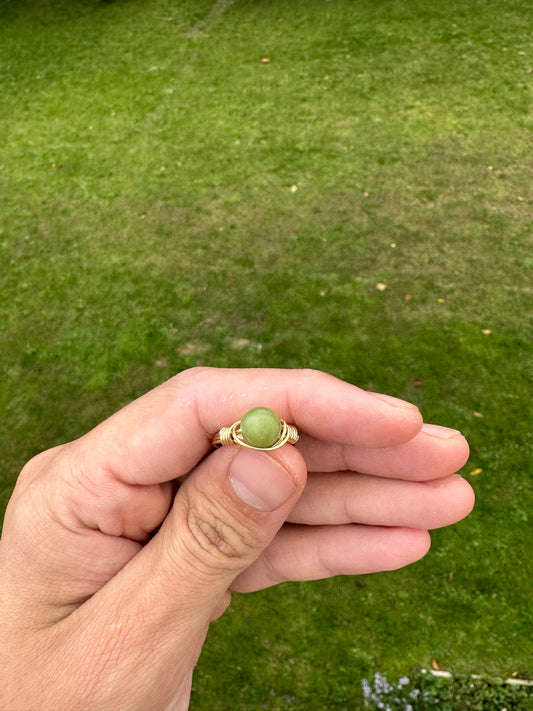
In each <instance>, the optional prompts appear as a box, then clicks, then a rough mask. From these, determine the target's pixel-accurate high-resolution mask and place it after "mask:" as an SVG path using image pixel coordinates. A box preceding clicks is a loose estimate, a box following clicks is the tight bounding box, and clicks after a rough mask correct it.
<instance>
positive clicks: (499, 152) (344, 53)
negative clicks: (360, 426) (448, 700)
mask: <svg viewBox="0 0 533 711" xmlns="http://www.w3.org/2000/svg"><path fill="white" fill-rule="evenodd" d="M532 37H533V14H532V13H531V6H530V5H529V3H527V2H523V1H522V2H520V1H514V0H507V1H506V0H499V1H498V2H496V1H495V0H477V1H473V2H468V3H465V2H459V0H449V1H448V2H446V3H436V2H434V0H411V1H407V0H405V1H404V0H387V1H385V0H330V1H327V0H306V2H303V1H302V2H298V1H297V0H292V1H291V0H285V1H284V2H281V0H235V1H234V2H231V1H230V0H226V1H225V2H224V0H219V2H213V1H212V0H211V1H208V0H183V1H182V2H179V3H178V2H172V1H171V0H127V1H126V0H116V1H115V2H98V1H97V0H40V2H31V1H30V0H20V1H15V0H3V2H2V3H1V5H0V137H1V140H0V260H1V270H0V295H1V299H0V348H1V351H0V359H1V360H0V364H1V367H2V379H1V381H0V382H1V384H0V407H1V411H2V428H1V429H0V451H1V452H2V457H1V462H0V494H1V499H2V507H3V505H5V502H6V501H7V499H8V497H9V494H10V492H11V490H12V486H13V483H14V480H15V478H16V475H17V473H18V471H19V470H20V468H21V466H22V464H23V463H24V462H25V461H26V460H27V459H28V458H29V457H30V456H31V455H32V454H34V453H36V452H37V451H40V450H41V449H43V448H46V447H49V446H51V445H53V444H56V443H59V442H63V441H66V440H69V439H72V438H73V437H76V436H78V435H79V434H81V433H82V432H84V431H86V430H87V429H88V428H89V427H91V426H93V425H94V424H96V423H97V422H99V421H100V420H101V419H102V418H104V417H105V416H107V415H108V414H110V413H111V412H113V411H114V410H116V409H117V408H118V407H120V406H121V405H122V404H124V403H126V402H127V401H129V400H130V399H132V398H133V397H136V396H138V395H140V394H141V393H143V392H144V391H146V390H147V389H149V388H150V387H152V386H154V385H156V384H157V383H159V382H161V381H163V380H165V379H166V378H167V377H169V376H170V375H172V374H173V373H175V372H176V371H179V370H181V369H184V368H187V367H189V366H191V365H195V364H209V365H218V366H283V367H299V366H307V367H314V368H320V369H323V370H326V371H329V372H332V373H334V374H336V375H338V376H340V377H342V378H345V379H347V380H349V381H351V382H354V383H356V384H358V385H361V386H362V387H368V388H372V389H376V390H381V391H385V392H389V393H391V394H394V395H397V396H399V397H404V398H407V399H410V400H412V401H414V402H416V403H417V404H418V405H419V407H420V408H421V410H422V412H423V414H424V416H425V418H426V420H428V421H436V422H439V423H441V424H445V425H449V426H452V427H455V428H458V429H461V430H462V431H463V432H464V433H465V435H466V436H467V437H468V439H469V441H470V443H471V447H472V456H471V461H470V462H469V464H468V465H467V467H466V468H465V470H464V473H465V475H466V476H467V477H468V478H469V480H471V482H472V484H473V485H474V487H475V489H476V494H477V505H476V509H475V511H474V513H473V514H472V515H471V516H470V517H469V518H468V519H467V520H466V521H465V522H463V523H461V524H459V525H457V526H456V527H454V528H452V529H449V530H448V529H447V530H443V531H437V532H435V533H434V534H433V548H432V550H431V552H430V553H429V554H428V556H427V557H426V558H425V559H424V560H423V561H421V562H420V563H418V564H416V565H414V566H411V567H410V568H407V569H405V570H403V571H398V572H395V573H388V574H383V575H373V576H366V577H361V578H355V579H351V578H342V579H335V580H331V581H321V582H317V583H313V584H296V583H295V584H287V585H284V586H282V587H279V588H275V589H272V590H268V591H265V592H262V593H257V594H254V595H249V596H236V597H235V600H234V604H233V606H232V607H231V609H230V610H229V612H228V613H227V614H226V615H225V616H224V617H223V618H222V619H221V620H220V621H218V622H217V623H216V624H214V625H213V628H212V633H211V636H210V638H209V641H208V643H207V646H206V648H205V651H204V654H203V656H202V657H201V660H200V663H199V666H198V669H197V673H196V677H195V685H194V688H195V693H194V695H193V703H192V708H193V709H194V710H195V711H202V710H204V709H205V710H207V709H209V710H210V711H214V710H216V709H236V710H238V709H263V708H266V709H285V708H291V707H292V706H294V707H296V706H298V705H299V706H300V707H301V708H305V709H315V708H316V709H325V708H331V709H350V710H352V709H359V708H360V707H361V703H362V691H361V679H362V678H363V677H366V678H368V679H371V678H372V677H373V674H374V671H376V670H379V671H381V672H382V673H384V674H386V675H387V676H388V677H389V678H391V679H394V678H399V677H400V676H402V675H404V674H409V673H410V672H411V670H412V669H413V668H416V667H419V666H423V667H430V666H431V663H432V660H436V661H437V662H438V664H439V665H440V667H441V668H443V669H450V670H452V671H453V672H455V673H458V674H470V673H482V674H487V675H489V677H500V676H502V677H508V676H511V675H513V674H515V675H518V676H521V677H528V678H531V677H533V637H532V635H531V629H532V626H533V611H532V604H531V580H532V579H533V563H532V561H533V555H532V542H533V534H532V531H531V509H532V503H533V485H532V473H533V471H532V460H533V452H532V449H533V447H532V441H531V422H532V420H533V418H532V407H531V383H532V379H533V378H532V373H533V359H532V349H531V344H532V341H531V338H532V319H531V294H532V269H533V251H532V240H531V234H532V224H533V219H532V217H533V211H532V203H533V195H532V191H531V185H532V173H533V170H532V165H533V164H532V152H531V145H532V132H531V127H532V120H531V119H532V114H531V97H532V92H531V89H532V86H531V83H532V82H531V79H532V75H533V51H532V50H533V42H532ZM263 59H268V60H269V61H262V60H263ZM378 285H379V286H378ZM479 469H481V470H482V471H481V472H480V473H478V474H475V475H472V474H471V472H473V471H475V470H479ZM532 707H533V701H532V706H530V708H532ZM525 708H527V707H526V706H524V709H525Z"/></svg>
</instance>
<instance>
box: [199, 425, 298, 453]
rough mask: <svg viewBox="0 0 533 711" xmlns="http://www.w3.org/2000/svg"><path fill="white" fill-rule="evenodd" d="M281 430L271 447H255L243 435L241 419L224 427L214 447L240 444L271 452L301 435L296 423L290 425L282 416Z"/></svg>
mask: <svg viewBox="0 0 533 711" xmlns="http://www.w3.org/2000/svg"><path fill="white" fill-rule="evenodd" d="M280 423H281V430H280V433H279V437H278V439H277V440H276V441H275V442H274V444H272V445H270V447H254V446H253V445H251V444H248V442H246V440H245V439H244V437H243V436H242V430H241V421H240V420H239V421H238V422H235V423H234V424H233V425H231V427H222V429H220V430H219V431H218V432H217V433H216V435H215V436H214V437H213V439H212V444H213V446H214V447H229V446H232V445H238V446H239V447H246V448H247V449H256V450H258V451H261V452H269V451H271V450H272V449H278V448H279V447H283V445H284V444H296V442H297V441H298V438H299V435H298V430H297V429H296V427H295V426H294V425H288V424H287V423H286V422H285V420H282V419H281V418H280Z"/></svg>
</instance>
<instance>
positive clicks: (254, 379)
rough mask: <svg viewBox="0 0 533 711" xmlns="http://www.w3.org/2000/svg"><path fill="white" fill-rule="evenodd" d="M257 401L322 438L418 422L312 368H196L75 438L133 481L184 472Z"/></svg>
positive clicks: (375, 441) (387, 432)
mask: <svg viewBox="0 0 533 711" xmlns="http://www.w3.org/2000/svg"><path fill="white" fill-rule="evenodd" d="M257 405H262V406H265V407H269V408H271V409H273V410H274V411H275V412H277V413H278V415H279V416H280V417H282V418H283V419H285V420H286V421H287V422H289V423H291V424H295V425H296V426H297V427H298V429H299V431H300V432H302V433H305V434H307V435H309V436H311V437H313V438H314V439H316V440H320V441H323V442H326V443H330V442H331V443H340V444H345V445H354V446H361V447H389V446H393V445H398V444H401V443H402V442H406V441H408V440H410V439H411V438H412V437H414V436H415V435H416V433H417V432H418V431H419V430H420V428H421V426H422V417H421V415H420V412H419V410H418V408H417V407H416V406H415V405H412V404H411V403H408V402H405V401H403V400H398V399H396V398H391V397H390V396H387V395H379V394H375V393H369V392H366V391H364V390H361V389H360V388H358V387H356V386H354V385H351V384H349V383H346V382H344V381H342V380H339V379H338V378H335V377H334V376H332V375H328V374H326V373H322V372H319V371H313V370H275V369H218V368H193V369H191V370H187V371H184V372H182V373H180V374H178V375H177V376H175V377H174V378H171V379H170V380H168V381H167V382H166V383H163V384H162V385H160V386H159V387H157V388H155V389H154V390H152V391H150V392H149V393H147V394H146V395H144V396H142V397H141V398H139V399H138V400H135V401H134V402H132V403H130V404H129V405H127V406H126V407H125V408H123V409H122V410H120V411H119V412H118V413H116V414H115V415H113V416H112V417H110V418H109V419H108V420H106V421H105V422H103V423H102V424H101V425H99V426H98V427H96V428H95V429H94V430H92V432H90V433H89V434H88V435H86V436H85V437H84V438H82V439H81V440H79V441H78V443H79V446H87V447H89V448H90V451H91V459H92V463H93V464H97V463H98V461H100V464H101V465H103V466H105V467H106V468H107V469H111V470H112V471H113V473H114V474H115V476H117V477H118V478H119V479H121V480H122V481H125V482H127V483H130V484H143V485H147V484H155V483H161V482H164V481H169V480H171V479H174V478H177V477H179V476H182V475H184V474H186V473H187V472H189V471H190V470H191V469H192V468H193V467H194V466H195V465H196V464H197V463H198V461H200V459H202V457H204V456H205V455H206V454H207V453H208V452H209V451H210V450H211V448H212V446H211V439H212V436H213V435H214V434H215V433H216V432H218V430H219V429H220V428H221V427H227V426H231V425H232V424H233V423H234V422H236V421H237V420H239V419H240V418H241V417H242V415H243V414H244V413H245V412H246V411H247V410H249V409H250V408H252V407H255V406H257Z"/></svg>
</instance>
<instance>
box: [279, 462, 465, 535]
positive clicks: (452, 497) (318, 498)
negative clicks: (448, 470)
mask: <svg viewBox="0 0 533 711" xmlns="http://www.w3.org/2000/svg"><path fill="white" fill-rule="evenodd" d="M473 505H474V494H473V491H472V488H471V487H470V485H469V484H468V482H466V481H465V480H464V479H463V478H462V477H461V476H459V475H457V474H453V475H451V476H447V477H444V478H442V479H437V480H431V481H426V482H418V481H404V480H401V479H386V478H383V477H375V476H370V475H367V474H359V473H355V472H333V473H323V474H321V473H314V474H309V477H308V481H307V484H306V487H305V489H304V491H303V493H302V496H301V497H300V499H299V501H298V503H297V504H296V506H295V507H294V509H293V510H292V511H291V513H290V515H289V518H288V519H287V520H288V521H289V522H291V523H299V524H307V525H313V526H325V525H341V524H347V523H360V524H367V525H371V526H403V527H408V528H418V529H423V530H428V529H432V528H440V527H442V526H449V525H451V524H453V523H456V522H457V521H460V520H461V519H462V518H464V517H465V516H466V515H467V514H468V513H469V512H470V510H471V509H472V506H473Z"/></svg>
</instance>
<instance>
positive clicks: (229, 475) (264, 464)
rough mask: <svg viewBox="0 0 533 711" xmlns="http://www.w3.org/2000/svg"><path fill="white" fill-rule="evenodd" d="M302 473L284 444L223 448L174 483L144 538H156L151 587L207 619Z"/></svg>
mask: <svg viewBox="0 0 533 711" xmlns="http://www.w3.org/2000/svg"><path fill="white" fill-rule="evenodd" d="M306 474H307V470H306V465H305V462H304V460H303V458H302V456H301V454H300V453H299V452H298V451H297V450H296V449H295V448H294V447H291V446H290V445H287V446H285V447H282V448H281V449H279V450H275V451H273V452H258V451H255V450H249V449H244V448H241V447H223V448H221V449H219V450H217V451H215V452H214V453H213V454H212V455H211V456H209V457H208V458H206V459H205V460H204V461H203V462H201V463H200V464H199V465H198V466H197V468H196V469H195V470H194V471H193V472H192V474H191V475H190V476H189V477H188V478H187V479H186V481H185V482H184V483H183V484H182V486H181V487H180V489H179V491H178V493H177V495H176V498H175V501H174V505H173V507H172V509H171V511H170V513H169V515H168V516H167V519H166V520H165V522H164V524H163V526H162V528H161V530H160V531H159V532H158V534H157V536H156V537H155V538H154V539H153V541H151V544H155V543H157V549H158V550H157V551H156V550H155V549H154V550H153V551H152V553H153V554H154V555H157V556H158V566H157V569H158V571H159V575H158V577H160V580H159V589H160V590H161V589H162V588H163V589H165V588H166V590H167V594H172V595H174V596H178V598H179V607H180V609H182V610H183V608H184V606H185V607H189V605H188V604H187V603H190V606H191V607H193V608H194V610H195V614H196V615H197V616H198V618H199V619H202V618H203V619H204V620H205V619H207V620H208V619H211V617H212V615H213V611H214V610H216V609H217V607H219V605H220V601H221V599H222V598H223V597H224V595H225V594H226V592H227V590H228V588H229V587H230V586H231V583H232V582H233V580H234V579H235V578H236V577H237V575H239V574H240V573H241V572H242V571H243V570H245V569H246V568H247V567H248V566H249V565H251V564H252V563H253V562H254V561H255V560H256V559H257V558H258V557H259V556H260V555H261V553H262V552H263V550H264V549H265V548H266V547H267V546H268V545H269V543H270V542H271V541H272V539H273V538H274V536H275V535H276V533H277V532H278V530H279V529H280V528H281V526H282V525H283V522H284V521H285V519H286V518H287V516H288V514H289V512H290V510H291V509H292V508H293V507H294V505H295V503H296V501H297V500H298V498H299V496H300V494H301V493H302V491H303V488H304V486H305V480H306ZM151 544H150V545H149V546H148V547H147V548H150V547H151ZM154 548H155V547H154ZM146 552H148V551H146ZM162 578H164V579H162ZM167 599H168V598H167Z"/></svg>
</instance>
